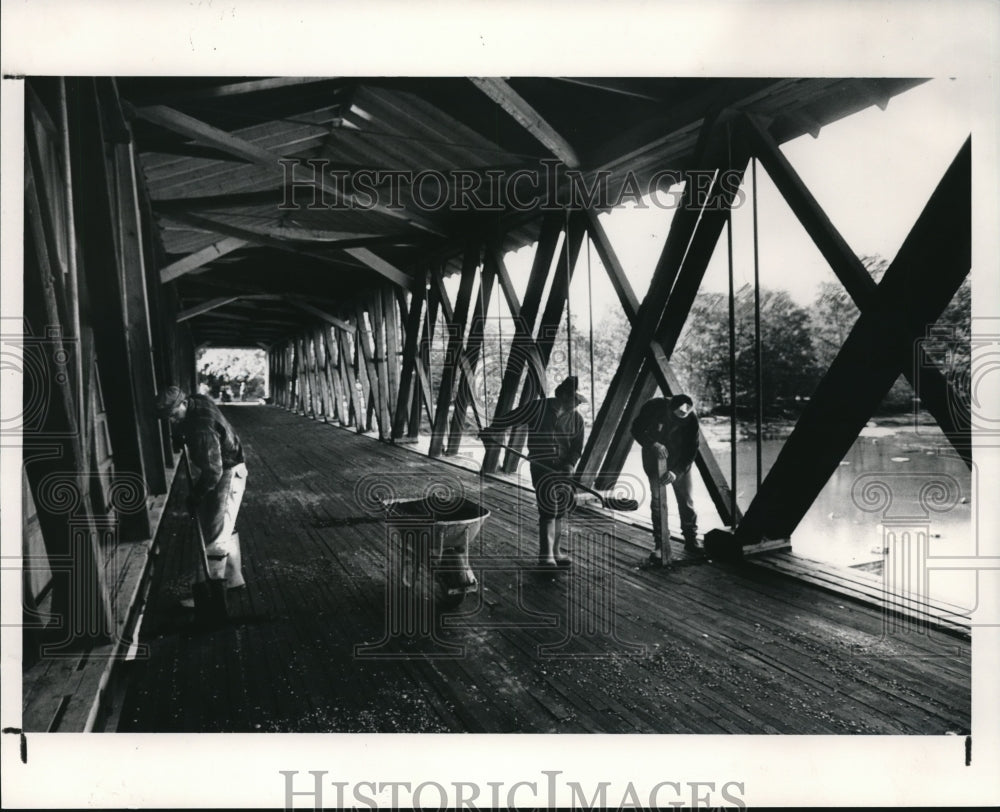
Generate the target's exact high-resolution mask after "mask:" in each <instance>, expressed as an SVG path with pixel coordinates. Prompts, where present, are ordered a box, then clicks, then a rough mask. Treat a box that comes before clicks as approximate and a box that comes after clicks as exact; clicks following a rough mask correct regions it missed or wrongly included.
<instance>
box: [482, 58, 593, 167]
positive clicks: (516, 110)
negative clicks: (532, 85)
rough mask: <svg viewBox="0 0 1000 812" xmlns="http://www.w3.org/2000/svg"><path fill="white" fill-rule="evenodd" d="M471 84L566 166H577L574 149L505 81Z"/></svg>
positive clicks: (578, 160)
mask: <svg viewBox="0 0 1000 812" xmlns="http://www.w3.org/2000/svg"><path fill="white" fill-rule="evenodd" d="M470 81H471V82H472V83H473V84H474V85H475V86H476V87H478V88H479V89H480V90H481V91H482V92H483V93H485V94H486V95H487V96H489V97H490V98H491V99H492V100H493V101H494V102H495V103H496V104H498V105H499V106H500V107H501V108H503V110H504V111H505V112H506V113H508V114H509V115H510V116H511V117H512V118H513V119H514V120H515V121H516V122H517V123H518V124H520V125H521V126H522V127H524V129H526V130H527V131H528V132H529V133H531V135H532V136H534V138H535V139H536V140H537V141H538V142H539V143H541V144H542V145H543V146H544V147H545V148H546V149H547V150H548V151H549V152H551V153H552V154H553V155H555V156H556V157H557V158H558V159H559V160H560V161H562V162H563V163H564V164H566V166H568V167H570V168H571V169H573V168H576V167H578V166H579V165H580V159H579V157H578V156H577V154H576V150H574V149H573V147H572V146H571V145H570V143H569V142H568V141H567V140H566V139H565V138H563V137H562V136H561V135H560V134H559V133H558V132H556V130H555V128H554V127H552V126H551V125H550V124H549V123H548V122H547V121H546V120H545V119H544V118H542V116H541V115H540V114H539V113H538V111H537V110H535V109H534V108H533V107H532V106H531V105H530V104H528V102H527V101H525V100H524V99H523V98H522V97H521V96H520V95H518V93H517V92H516V91H515V90H514V89H513V88H512V87H511V86H510V85H509V84H507V82H505V81H504V80H503V79H498V78H494V77H485V78H481V77H470Z"/></svg>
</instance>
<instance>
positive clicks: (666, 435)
mask: <svg viewBox="0 0 1000 812" xmlns="http://www.w3.org/2000/svg"><path fill="white" fill-rule="evenodd" d="M631 430H632V436H633V437H634V438H635V439H636V441H637V442H638V443H639V445H641V446H642V468H643V470H644V471H645V472H646V476H647V477H649V485H650V490H651V492H652V498H653V504H652V510H653V548H654V552H653V554H652V555H651V556H650V557H649V562H648V563H649V564H654V565H655V564H659V563H661V560H669V558H670V555H669V552H668V553H667V554H666V555H664V556H662V558H661V555H660V551H661V550H664V549H665V550H666V551H669V549H670V548H669V544H670V541H669V539H670V531H669V530H668V528H666V527H662V526H661V516H662V515H665V514H664V513H662V512H661V509H660V508H661V505H660V501H659V500H661V499H665V498H666V492H665V490H664V486H665V485H668V484H669V485H673V488H674V496H676V497H677V512H678V513H679V514H680V520H681V532H682V533H683V535H684V549H685V550H687V551H688V552H697V551H699V549H700V548H699V547H698V541H697V533H698V514H697V513H695V510H694V501H693V500H692V498H691V464H692V463H693V462H694V458H695V455H696V454H697V452H698V435H699V431H698V415H696V414H695V412H694V402H693V401H692V400H691V398H690V396H688V395H683V394H682V395H675V396H674V397H672V398H669V399H668V398H652V399H651V400H648V401H647V402H646V403H644V404H643V406H642V408H641V409H640V410H639V414H638V416H637V417H636V419H635V420H633V421H632V427H631ZM664 544H666V545H667V547H666V548H663V545H664Z"/></svg>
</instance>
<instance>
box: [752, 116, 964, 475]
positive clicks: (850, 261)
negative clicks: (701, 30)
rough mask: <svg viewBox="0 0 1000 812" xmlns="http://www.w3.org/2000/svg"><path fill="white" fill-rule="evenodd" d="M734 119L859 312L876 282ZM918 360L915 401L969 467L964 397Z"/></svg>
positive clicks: (772, 151) (785, 170) (758, 136)
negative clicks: (917, 399)
mask: <svg viewBox="0 0 1000 812" xmlns="http://www.w3.org/2000/svg"><path fill="white" fill-rule="evenodd" d="M740 123H741V128H740V129H741V132H742V133H743V135H744V137H745V138H746V139H747V141H748V143H749V144H750V147H751V149H752V150H753V152H754V154H755V155H756V156H757V157H758V158H759V159H760V161H761V163H762V164H763V165H764V168H765V169H766V170H767V174H768V176H769V177H770V178H771V180H772V181H773V182H774V184H775V186H777V187H778V191H779V192H781V195H782V197H784V198H785V202H786V203H788V205H789V207H790V208H791V210H792V212H793V213H794V214H795V216H796V217H797V218H798V220H799V222H800V223H802V226H803V227H804V228H805V230H806V232H807V233H808V234H809V236H810V237H811V238H812V240H813V242H814V243H815V244H816V247H817V248H818V249H819V251H820V253H821V254H822V255H823V258H824V259H825V260H826V261H827V263H829V265H830V268H831V270H833V272H834V273H835V274H836V276H837V278H838V279H839V280H840V282H841V284H842V285H843V286H844V288H845V289H846V290H847V293H848V295H849V296H850V297H851V299H852V300H853V302H854V304H855V305H857V307H858V310H860V311H861V312H862V313H863V312H864V311H865V309H866V308H867V307H868V306H869V304H870V303H871V302H872V301H874V299H875V292H876V288H877V287H878V285H877V284H876V282H875V280H874V279H873V278H872V275H871V274H870V273H869V272H868V270H867V269H866V268H865V266H864V264H863V263H862V262H861V260H860V259H858V257H857V255H856V254H855V253H854V252H853V251H852V250H851V248H850V246H849V245H848V244H847V241H846V240H845V239H844V238H843V237H842V236H841V235H840V232H838V231H837V229H836V228H835V227H834V225H833V223H832V222H831V221H830V218H829V217H827V215H826V212H824V211H823V209H822V208H821V207H820V205H819V203H818V202H817V201H816V198H814V197H813V195H812V193H811V192H810V191H809V189H808V187H807V186H806V185H805V183H804V182H803V181H802V179H801V178H800V177H799V175H798V173H796V171H795V169H794V168H793V167H792V165H791V163H790V162H789V161H788V159H787V158H785V156H784V155H783V154H782V152H781V150H780V149H779V148H778V145H777V143H776V142H775V141H774V139H773V138H772V137H771V136H770V134H769V133H768V132H767V131H766V130H765V129H764V128H763V127H762V126H761V124H760V122H759V121H757V120H756V119H754V118H752V117H750V116H746V117H744V118H743V120H742V121H741V122H740ZM924 360H925V362H926V363H924V364H922V365H921V368H920V379H919V381H918V380H916V379H915V376H914V371H913V368H912V367H907V368H905V369H904V370H903V375H905V376H906V380H907V381H908V382H909V383H910V386H912V387H913V389H914V391H915V392H916V393H917V395H918V396H919V397H920V402H921V404H922V405H923V406H924V407H925V408H926V409H927V410H928V411H929V412H930V413H931V415H933V417H934V419H935V420H936V421H937V423H938V425H939V426H940V427H941V430H942V431H943V432H944V434H945V437H947V438H948V440H949V441H950V442H951V444H952V446H953V447H954V449H955V451H956V452H957V453H958V455H959V456H960V457H961V458H962V459H963V460H965V463H966V465H969V466H970V467H971V465H972V433H971V424H972V421H971V419H970V415H969V409H968V404H964V398H962V397H959V396H958V395H957V394H956V393H955V392H954V388H953V387H952V385H951V381H950V380H949V379H948V378H947V377H946V376H945V375H944V374H942V372H941V370H940V369H939V368H938V367H937V366H936V365H935V364H934V363H933V362H931V361H930V360H929V359H924ZM960 404H964V406H965V408H964V409H963V408H962V407H961V406H960ZM956 407H958V408H957V409H956ZM962 412H964V413H962Z"/></svg>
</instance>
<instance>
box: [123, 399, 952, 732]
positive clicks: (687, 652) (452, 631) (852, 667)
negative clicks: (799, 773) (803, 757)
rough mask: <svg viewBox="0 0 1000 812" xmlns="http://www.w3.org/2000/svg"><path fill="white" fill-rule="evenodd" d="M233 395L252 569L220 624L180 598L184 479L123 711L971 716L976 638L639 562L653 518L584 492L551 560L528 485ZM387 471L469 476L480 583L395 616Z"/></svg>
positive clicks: (530, 717) (241, 719)
mask: <svg viewBox="0 0 1000 812" xmlns="http://www.w3.org/2000/svg"><path fill="white" fill-rule="evenodd" d="M227 413H228V414H229V415H230V416H231V418H232V421H233V423H234V425H235V426H236V428H237V430H238V431H239V433H240V435H241V437H242V438H243V439H244V443H245V446H246V449H247V455H248V460H247V463H248V467H249V469H250V478H249V480H248V482H249V485H248V488H247V492H246V496H245V499H244V502H243V508H242V511H241V514H240V518H239V521H238V523H237V529H238V530H239V533H240V537H241V539H242V544H243V563H244V572H245V574H246V580H247V586H246V588H245V589H243V590H240V591H238V592H234V593H231V598H232V607H231V610H232V614H233V617H232V619H231V620H230V622H229V623H228V624H227V625H225V626H223V627H221V628H217V629H214V630H212V629H204V628H200V627H198V626H197V625H196V624H195V623H194V622H193V618H192V613H190V611H189V610H183V609H181V608H179V607H178V606H177V600H178V598H180V597H181V596H182V593H183V581H184V577H185V575H186V574H187V572H188V571H189V570H190V569H191V567H192V565H193V562H194V555H193V547H192V546H191V539H190V537H189V536H188V532H189V529H190V528H189V523H188V522H187V521H186V520H185V517H184V515H183V514H182V512H181V510H180V507H181V506H182V505H183V496H184V494H183V489H184V483H183V481H182V478H180V477H178V483H177V485H176V486H175V489H174V493H173V495H172V498H171V501H170V503H169V505H168V508H167V514H166V515H165V517H164V521H163V524H162V526H161V530H160V535H159V538H158V549H159V554H158V555H157V556H156V558H155V559H154V569H153V576H152V577H153V583H152V589H151V591H150V597H149V604H148V606H147V609H146V613H145V616H144V619H143V623H142V629H141V631H142V635H141V637H142V643H143V644H145V645H146V646H148V652H147V655H146V656H144V657H140V658H139V659H137V660H135V661H134V662H132V663H130V664H129V665H128V668H129V669H131V672H130V674H129V679H128V682H127V684H128V687H127V690H126V692H125V694H124V696H123V698H122V699H121V703H120V707H119V708H117V709H116V716H117V729H118V730H121V731H141V732H181V731H186V732H190V731H205V732H212V731H224V732H253V731H261V732H275V731H279V732H325V731H330V732H491V733H506V732H533V733H553V732H570V733H580V732H605V733H619V732H620V733H635V732H649V733H749V734H760V733H798V734H826V733H869V734H879V733H882V734H942V733H946V732H956V733H964V732H968V730H969V727H970V645H969V641H968V640H967V639H962V638H961V637H957V636H954V635H949V634H945V633H943V632H941V631H937V630H934V629H929V628H926V627H924V626H920V625H919V624H915V623H906V622H901V621H892V619H891V618H888V617H886V616H884V615H883V614H882V612H880V610H878V609H876V608H874V607H869V606H865V605H863V604H860V603H857V602H852V601H849V600H847V599H845V598H842V597H839V596H836V595H832V594H830V593H828V592H825V591H822V590H819V589H817V588H816V587H815V586H813V585H810V584H808V583H805V582H800V581H796V580H794V579H791V578H789V577H787V576H784V575H781V574H779V573H775V572H773V571H770V570H768V569H765V568H760V567H756V566H748V565H743V566H721V565H718V564H711V563H707V562H700V561H699V562H694V561H691V562H684V563H685V564H689V565H687V566H682V567H679V568H678V569H676V570H674V571H673V572H669V573H666V572H655V571H641V570H638V569H637V568H636V563H637V562H638V561H639V560H641V559H642V558H643V557H645V555H646V554H647V552H648V549H649V547H650V538H649V535H648V532H644V531H642V530H640V529H637V528H635V527H632V526H630V525H624V524H621V523H617V524H615V523H614V522H613V520H612V519H611V518H609V517H602V516H599V515H597V514H595V513H592V512H588V513H587V514H582V513H581V514H580V515H578V516H577V517H576V518H575V520H574V526H575V527H576V529H577V531H576V532H577V533H582V536H581V537H580V540H578V543H577V549H576V550H575V556H576V564H575V566H574V567H573V572H572V573H562V574H559V575H558V576H556V577H555V579H554V580H553V579H552V577H551V576H549V575H547V574H541V573H538V572H537V571H535V570H533V569H532V564H533V562H534V551H535V545H536V536H535V526H536V525H535V522H536V514H535V508H534V500H533V498H532V495H531V494H530V493H528V492H526V491H524V490H522V489H519V488H517V487H516V486H514V485H512V484H510V483H508V482H502V481H498V480H490V479H487V480H485V481H482V482H481V481H480V479H479V477H478V476H476V475H475V474H474V473H472V472H468V471H465V470H461V469H459V468H457V467H455V466H450V465H446V464H444V463H442V462H439V461H434V460H430V459H428V458H426V457H422V456H420V455H418V454H415V453H413V452H412V451H409V450H407V449H406V448H405V447H396V446H392V445H387V444H384V443H379V442H377V441H375V440H373V439H371V438H370V437H365V436H359V435H357V434H356V433H353V432H351V431H348V430H344V429H340V428H336V427H333V426H329V425H325V424H322V423H317V422H314V421H311V420H309V419H306V418H304V417H302V416H299V415H295V414H291V413H289V412H286V411H283V410H281V409H278V408H275V407H242V408H233V409H229V410H228V412H227ZM376 474H381V479H382V480H383V481H384V482H387V483H389V484H391V485H392V486H393V488H395V490H396V492H397V493H398V494H399V495H408V496H421V495H422V494H423V493H424V491H425V489H426V488H427V487H428V486H429V485H431V484H433V483H441V482H450V483H452V484H454V483H455V482H458V483H461V486H462V487H464V488H465V489H466V492H467V495H468V496H469V497H470V498H472V499H474V500H476V501H480V502H481V503H482V504H484V505H485V506H486V507H488V508H489V509H490V510H491V511H492V516H491V517H490V518H489V519H488V520H487V522H486V524H485V526H484V529H483V532H482V534H481V536H480V538H479V539H478V540H477V542H476V543H475V544H474V546H473V556H472V561H473V568H474V569H475V571H476V573H477V577H478V578H479V580H480V582H481V587H482V588H481V591H480V593H479V594H478V595H475V594H474V595H470V596H469V597H468V598H467V599H466V601H465V603H464V604H463V605H462V606H461V607H460V609H459V611H458V612H455V613H446V614H444V615H442V616H440V617H439V618H438V619H437V620H435V619H434V618H433V616H430V617H429V618H428V619H426V620H427V622H426V625H422V624H421V623H420V622H417V623H416V626H415V627H412V628H410V629H407V628H405V627H400V629H399V633H398V634H395V635H393V634H389V633H388V631H389V625H388V624H387V620H386V616H387V595H388V594H389V590H388V589H387V566H386V544H385V529H384V526H383V525H382V524H381V522H379V521H378V520H377V519H376V518H375V517H373V515H372V514H371V513H366V511H365V510H364V509H363V507H362V506H361V504H359V502H358V499H359V498H363V497H364V493H362V492H361V491H365V489H366V488H367V486H368V485H371V484H372V483H373V481H374V480H373V479H372V477H373V476H374V475H376ZM359 482H360V486H361V487H360V488H359V487H358V485H359ZM480 489H481V490H480ZM608 537H613V539H614V541H613V543H612V544H610V545H606V544H603V543H602V539H606V538H608ZM677 550H678V555H681V553H680V549H679V547H678V548H677ZM418 620H419V618H418ZM366 646H367V648H366Z"/></svg>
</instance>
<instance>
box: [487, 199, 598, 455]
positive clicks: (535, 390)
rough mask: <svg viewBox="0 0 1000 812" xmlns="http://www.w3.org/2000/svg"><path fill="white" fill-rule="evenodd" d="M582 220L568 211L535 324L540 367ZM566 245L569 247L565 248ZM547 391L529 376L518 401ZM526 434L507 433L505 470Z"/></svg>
mask: <svg viewBox="0 0 1000 812" xmlns="http://www.w3.org/2000/svg"><path fill="white" fill-rule="evenodd" d="M583 233H584V223H583V220H582V216H581V215H580V214H579V213H577V212H574V213H572V214H571V215H570V218H569V222H568V223H567V233H566V235H565V237H564V239H565V240H566V243H564V246H563V249H562V250H561V251H560V252H559V259H558V261H557V262H556V265H555V268H554V269H553V271H552V273H553V277H552V285H551V287H550V288H549V298H548V301H547V302H546V303H545V310H544V312H543V313H542V320H541V321H540V322H539V324H538V338H537V339H536V341H535V347H536V349H537V352H538V357H539V360H540V362H541V365H542V368H543V369H546V370H547V369H548V366H549V357H550V356H551V355H552V348H553V346H555V343H556V335H557V334H558V332H559V324H560V322H561V321H562V315H563V310H564V309H565V307H566V300H567V299H568V298H569V285H570V281H571V280H572V277H573V271H574V270H575V269H576V260H577V258H578V257H579V255H580V246H581V245H582V244H583ZM567 245H568V249H569V250H568V251H567ZM547 394H549V393H547V392H545V391H539V387H538V385H537V383H536V382H535V381H534V380H532V378H531V377H529V378H528V379H527V380H525V382H524V387H523V389H522V390H521V399H520V401H519V403H526V402H527V401H529V400H533V399H535V398H537V397H545V396H546V395H547ZM526 438H527V431H526V430H525V429H524V428H523V427H518V428H515V429H514V430H513V431H512V432H511V433H510V439H509V441H508V444H509V445H510V447H511V449H512V451H508V452H507V454H506V457H505V458H504V465H503V469H504V471H506V472H507V473H513V472H514V471H516V470H517V466H518V464H519V463H520V461H521V457H520V456H519V455H518V454H515V453H514V452H515V451H520V450H521V448H522V447H523V446H524V441H525V439H526Z"/></svg>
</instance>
